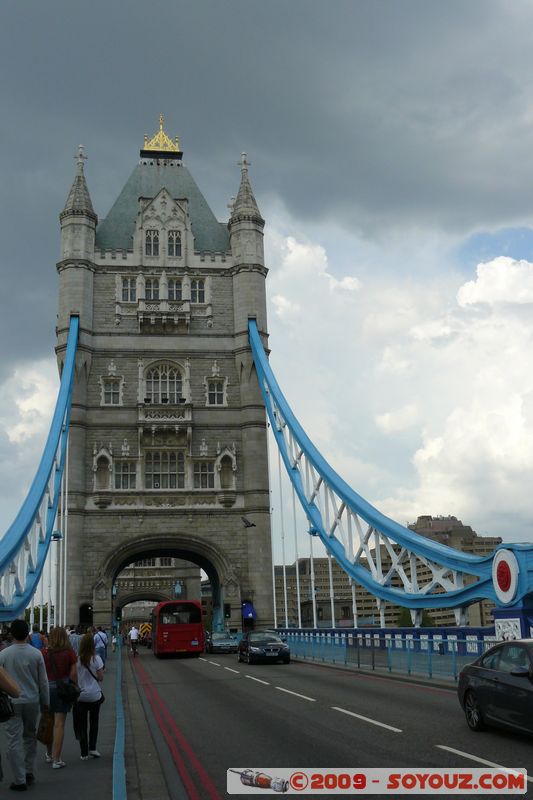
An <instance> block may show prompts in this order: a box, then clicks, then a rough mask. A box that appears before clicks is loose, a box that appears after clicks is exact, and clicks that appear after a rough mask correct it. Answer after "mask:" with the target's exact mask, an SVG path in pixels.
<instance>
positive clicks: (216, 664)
mask: <svg viewBox="0 0 533 800" xmlns="http://www.w3.org/2000/svg"><path fill="white" fill-rule="evenodd" d="M209 664H213V666H214V667H220V664H218V663H217V662H216V661H209Z"/></svg>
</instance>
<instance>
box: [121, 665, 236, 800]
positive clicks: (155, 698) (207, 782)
mask: <svg viewBox="0 0 533 800" xmlns="http://www.w3.org/2000/svg"><path fill="white" fill-rule="evenodd" d="M133 663H134V666H135V667H136V669H137V671H138V673H139V676H140V679H141V685H142V686H143V688H144V691H145V693H146V696H147V698H148V701H149V703H150V705H151V707H152V711H153V712H154V716H155V718H156V720H157V724H158V725H159V727H160V728H161V732H162V733H163V736H164V737H165V741H166V742H167V744H168V746H169V749H170V752H171V753H172V757H173V759H174V761H175V762H176V766H177V767H178V770H179V772H180V775H181V777H182V779H183V782H184V784H186V788H187V791H189V792H190V791H191V790H192V792H193V794H190V800H200V797H199V795H198V793H197V791H196V788H195V787H194V785H192V782H191V779H190V776H189V775H188V774H187V773H186V767H185V763H184V761H183V759H182V757H181V753H180V752H179V750H178V748H177V746H176V743H175V741H174V740H173V739H172V737H171V736H170V734H169V733H168V731H167V730H166V726H168V728H169V729H170V731H171V732H172V733H173V735H174V738H175V739H176V740H177V742H178V743H179V745H180V746H181V749H182V750H183V752H184V753H185V755H186V756H188V758H189V761H190V763H191V765H192V767H193V768H194V769H195V770H196V776H197V777H198V778H199V779H200V781H201V783H202V784H203V786H204V788H205V789H206V790H207V793H208V795H209V797H210V798H211V800H222V798H221V796H220V794H219V793H218V791H217V788H216V786H215V784H214V783H213V781H212V780H211V778H210V777H209V775H208V774H207V772H206V770H205V769H204V767H203V765H202V764H201V762H200V761H199V759H198V757H197V756H196V753H195V752H194V750H193V748H192V747H191V745H190V744H189V742H188V741H187V739H186V738H185V736H184V735H183V733H182V732H181V731H180V729H179V728H178V726H177V725H176V723H175V721H174V719H173V718H172V717H171V715H170V712H169V711H168V709H167V707H166V706H165V704H164V703H163V700H162V699H161V697H160V696H159V693H158V691H157V689H156V688H155V686H154V685H153V684H152V681H151V679H150V676H149V675H148V673H147V672H146V669H145V668H144V667H143V666H142V665H141V663H140V662H138V661H137V660H135V661H134V662H133ZM156 705H157V706H159V710H160V711H158V710H157V709H156V707H155V706H156ZM162 717H163V718H164V719H162ZM180 764H181V765H182V768H183V770H184V771H185V775H186V777H187V781H186V780H185V778H184V774H183V772H182V769H180ZM189 786H190V787H191V789H189Z"/></svg>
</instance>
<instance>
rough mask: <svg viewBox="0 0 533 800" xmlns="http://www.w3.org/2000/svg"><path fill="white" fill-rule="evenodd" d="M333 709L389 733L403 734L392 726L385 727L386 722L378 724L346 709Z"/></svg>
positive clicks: (374, 720) (333, 707) (375, 720)
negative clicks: (384, 729) (377, 726)
mask: <svg viewBox="0 0 533 800" xmlns="http://www.w3.org/2000/svg"><path fill="white" fill-rule="evenodd" d="M331 708H332V709H333V711H340V712H341V714H348V715H349V716H350V717H356V718H357V719H362V720H363V722H370V724H371V725H379V727H380V728H387V730H388V731H394V733H403V731H402V729H401V728H394V727H393V726H392V725H385V723H384V722H378V721H377V719H370V717H363V715H362V714H355V713H354V712H353V711H348V710H347V709H346V708H339V707H338V706H331Z"/></svg>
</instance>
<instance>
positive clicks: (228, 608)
mask: <svg viewBox="0 0 533 800" xmlns="http://www.w3.org/2000/svg"><path fill="white" fill-rule="evenodd" d="M230 617H231V603H224V619H230Z"/></svg>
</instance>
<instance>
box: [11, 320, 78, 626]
mask: <svg viewBox="0 0 533 800" xmlns="http://www.w3.org/2000/svg"><path fill="white" fill-rule="evenodd" d="M78 331H79V318H78V317H77V316H72V317H71V318H70V327H69V334H68V340H67V349H66V353H65V360H64V364H63V370H62V373H61V384H60V387H59V393H58V396H57V401H56V407H55V411H54V416H53V418H52V423H51V425H50V431H49V433H48V438H47V440H46V444H45V447H44V450H43V454H42V457H41V461H40V464H39V467H38V469H37V472H36V474H35V477H34V479H33V483H32V484H31V486H30V489H29V491H28V494H27V496H26V499H25V500H24V503H23V504H22V506H21V508H20V510H19V512H18V514H17V516H16V518H15V520H14V522H13V523H12V524H11V526H10V527H9V528H8V530H7V531H6V533H5V535H4V536H3V537H2V539H1V540H0V622H9V621H10V620H13V619H16V618H17V617H20V616H23V615H24V611H25V609H26V608H27V607H28V605H29V604H30V602H31V598H32V597H33V595H34V593H35V590H36V588H37V584H38V583H39V580H40V578H41V575H42V571H43V568H44V564H45V561H46V556H47V554H48V550H49V548H50V543H51V541H52V534H53V530H54V525H55V521H56V517H57V510H58V506H59V498H60V493H61V482H62V479H63V474H64V470H65V460H66V451H67V441H68V432H69V424H70V409H71V403H72V387H73V381H74V368H75V361H76V347H77V342H78Z"/></svg>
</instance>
